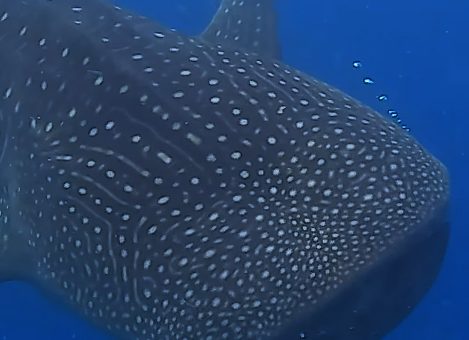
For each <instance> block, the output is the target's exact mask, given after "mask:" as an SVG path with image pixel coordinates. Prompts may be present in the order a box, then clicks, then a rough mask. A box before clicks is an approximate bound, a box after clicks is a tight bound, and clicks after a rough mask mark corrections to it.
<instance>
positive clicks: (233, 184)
mask: <svg viewBox="0 0 469 340" xmlns="http://www.w3.org/2000/svg"><path fill="white" fill-rule="evenodd" d="M278 20H279V18H278V14H277V13H276V11H275V3H274V1H273V0H222V1H221V3H220V7H219V9H218V11H217V13H216V14H215V16H214V18H213V20H212V21H211V23H210V24H209V25H208V27H207V28H206V29H205V30H204V32H202V33H201V34H200V35H198V36H188V35H185V34H182V33H179V32H177V31H175V30H171V29H168V28H166V27H163V26H162V25H160V24H158V23H156V22H154V21H153V20H152V19H148V18H146V17H144V16H141V15H138V14H135V13H133V12H131V11H128V10H125V9H122V8H120V7H117V6H116V5H115V4H112V3H111V2H107V1H105V0H86V1H85V0H60V1H59V0H17V1H11V0H0V65H1V66H2V68H1V72H0V280H1V281H8V280H23V281H26V282H29V283H31V284H33V285H35V286H36V287H39V289H40V290H41V291H43V292H44V294H46V295H47V296H50V297H51V298H52V299H55V300H57V301H60V303H62V304H63V305H64V306H68V308H70V309H71V310H73V311H75V312H76V313H77V314H78V315H81V316H82V317H83V318H85V319H86V320H89V322H90V323H91V324H94V325H95V326H96V327H98V328H100V329H102V330H104V331H106V332H108V334H109V335H110V336H113V337H115V338H118V339H288V338H291V339H379V338H381V337H383V336H384V335H386V334H387V333H388V332H389V331H390V330H392V329H393V328H394V327H396V325H398V324H399V322H400V321H401V320H403V319H404V318H405V317H406V316H407V315H408V314H409V313H410V312H411V311H412V310H413V308H414V307H415V306H416V305H417V304H418V302H419V301H420V300H421V299H422V297H423V296H424V295H425V293H426V292H427V291H428V289H429V288H430V287H431V286H432V283H433V282H434V280H435V278H436V276H437V274H438V271H439V268H440V267H441V264H442V261H443V259H444V254H445V249H446V245H447V240H448V235H449V230H450V227H449V225H450V224H449V221H448V216H447V209H448V205H449V192H450V186H449V175H448V173H447V170H446V168H445V167H444V165H442V163H441V162H440V161H438V160H437V159H436V158H435V157H434V156H433V155H432V154H431V153H430V152H428V151H427V150H426V149H425V148H424V147H423V146H422V145H421V144H420V143H419V142H418V141H417V140H416V139H415V138H414V137H412V136H411V135H410V133H409V132H408V131H406V130H404V129H402V128H401V127H400V126H399V125H398V124H396V123H395V122H393V121H392V120H390V119H389V118H387V117H385V116H383V115H381V114H380V113H378V112H376V111H375V110H373V109H372V108H371V107H369V106H367V105H365V104H363V103H361V102H360V101H358V100H355V99H353V98H352V97H350V96H349V95H347V94H345V93H343V92H342V91H340V90H338V89H336V88H335V87H333V86H331V85H329V84H327V83H325V82H322V81H320V80H318V79H316V78H314V77H313V76H310V75H307V74H304V73H303V72H301V71H299V70H297V69H295V68H293V67H291V66H288V65H286V64H285V62H283V61H282V55H281V46H280V44H279V39H278V37H277V22H278Z"/></svg>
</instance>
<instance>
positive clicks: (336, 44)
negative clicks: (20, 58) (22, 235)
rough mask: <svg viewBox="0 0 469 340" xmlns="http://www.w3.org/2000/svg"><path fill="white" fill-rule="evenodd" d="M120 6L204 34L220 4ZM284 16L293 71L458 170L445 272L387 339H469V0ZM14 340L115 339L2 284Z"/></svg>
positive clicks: (351, 3)
mask: <svg viewBox="0 0 469 340" xmlns="http://www.w3.org/2000/svg"><path fill="white" fill-rule="evenodd" d="M2 1H16V0H2ZM87 1H93V0H87ZM116 3H118V4H120V5H122V6H125V7H129V8H132V9H134V10H136V11H138V12H139V13H143V14H145V15H147V16H150V17H152V18H154V19H156V20H158V21H159V22H161V23H163V24H165V25H167V26H170V27H174V28H176V29H178V30H179V31H182V32H184V33H188V34H197V33H198V32H200V31H201V30H203V28H204V27H205V25H206V24H207V23H208V22H210V19H211V17H212V15H213V14H214V12H215V10H216V8H217V5H218V3H219V0H172V1H170V0H118V1H116ZM278 10H279V24H280V27H279V29H280V35H281V44H282V54H283V60H284V61H285V62H286V63H287V64H290V65H292V66H294V67H296V68H298V69H300V70H302V71H305V72H306V73H309V74H311V75H313V76H315V77H317V78H319V79H321V80H323V81H326V82H328V83H330V84H332V85H334V86H336V87H338V88H340V89H342V90H344V91H345V92H347V93H348V94H350V95H352V96H354V97H356V98H358V99H360V100H362V101H363V102H365V103H366V104H368V105H371V106H373V107H374V108H375V109H377V110H378V111H380V112H382V113H384V114H387V111H388V110H396V111H397V112H398V113H399V117H400V119H401V120H402V122H403V124H405V125H406V126H407V127H409V128H410V131H411V133H412V134H413V135H414V136H415V137H417V139H418V140H419V141H420V142H421V143H422V144H424V145H425V147H426V148H427V149H429V150H430V151H431V152H432V153H433V154H434V155H436V156H437V158H439V159H440V160H442V161H443V163H444V164H446V165H447V166H448V168H449V170H450V174H451V178H452V207H451V224H452V232H451V239H450V243H449V248H448V252H447V256H446V259H445V263H444V265H443V268H442V271H441V273H440V275H439V278H438V280H437V281H436V283H435V284H434V286H433V288H432V289H431V290H430V292H429V293H428V294H427V296H426V297H425V299H424V300H423V301H422V302H421V303H420V304H419V305H418V307H417V308H416V309H415V310H414V311H413V312H412V313H411V315H410V316H409V317H408V318H407V319H406V320H405V321H404V322H402V324H401V325H400V326H399V327H398V328H396V329H395V330H394V331H393V332H392V333H391V334H389V335H388V336H387V337H386V340H395V339H424V340H432V339H449V340H453V339H454V340H464V339H469V328H468V325H467V322H468V321H469V293H468V287H469V229H468V228H467V220H466V219H465V215H464V213H466V212H468V209H469V206H466V205H467V203H466V202H468V198H469V179H468V176H469V155H468V154H467V152H468V151H469V1H464V0H452V1H436V0H414V1H404V0H393V1H390V0H381V1H377V0H328V1H319V0H278ZM0 53H4V52H3V51H2V52H0ZM384 96H385V97H387V100H386V98H385V97H384ZM378 97H379V98H378ZM16 339H36V340H43V339H64V340H66V339H78V340H81V339H87V340H98V339H99V340H104V339H108V338H107V337H106V336H105V335H103V334H101V333H100V332H99V331H96V330H95V329H94V328H92V327H91V326H89V325H88V324H87V323H86V322H85V321H83V320H81V319H80V318H79V317H77V316H76V315H74V314H73V313H71V312H70V311H68V310H67V309H65V308H63V307H61V306H59V305H56V304H55V303H54V302H51V301H49V300H48V299H46V298H45V297H43V296H42V295H41V294H40V293H39V292H38V291H37V290H36V289H35V288H32V287H30V286H29V285H27V284H22V283H17V282H9V283H4V284H2V285H0V340H16Z"/></svg>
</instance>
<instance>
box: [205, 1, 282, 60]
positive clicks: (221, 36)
mask: <svg viewBox="0 0 469 340" xmlns="http://www.w3.org/2000/svg"><path fill="white" fill-rule="evenodd" d="M201 38H202V39H204V40H205V41H208V42H211V43H215V44H224V45H231V46H232V47H235V48H241V49H243V50H246V51H251V52H255V53H258V54H261V55H265V56H270V57H272V58H277V59H279V58H280V46H279V43H278V36H277V15H276V12H275V9H274V0H222V2H221V5H220V8H219V9H218V11H217V13H216V14H215V16H214V18H213V20H212V22H211V23H210V25H209V26H208V27H207V28H206V30H205V32H203V33H202V34H201Z"/></svg>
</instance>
